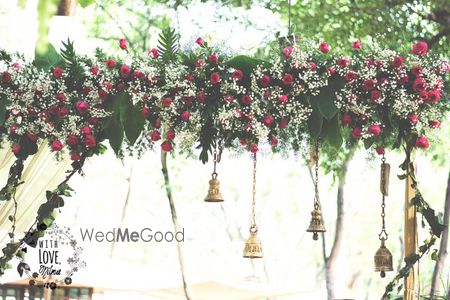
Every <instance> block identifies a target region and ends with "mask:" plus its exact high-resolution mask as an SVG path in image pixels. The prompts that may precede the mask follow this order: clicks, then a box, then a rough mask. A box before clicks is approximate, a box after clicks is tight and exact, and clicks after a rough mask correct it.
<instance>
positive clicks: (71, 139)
mask: <svg viewBox="0 0 450 300" xmlns="http://www.w3.org/2000/svg"><path fill="white" fill-rule="evenodd" d="M79 142H80V140H79V139H78V137H77V136H76V135H74V134H69V135H68V136H67V138H66V143H67V145H70V146H75V145H78V143H79Z"/></svg>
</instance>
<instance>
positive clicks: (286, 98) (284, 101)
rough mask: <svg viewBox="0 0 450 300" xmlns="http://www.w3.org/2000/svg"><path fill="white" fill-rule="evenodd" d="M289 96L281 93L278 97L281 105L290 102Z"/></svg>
mask: <svg viewBox="0 0 450 300" xmlns="http://www.w3.org/2000/svg"><path fill="white" fill-rule="evenodd" d="M288 100H289V98H288V96H287V95H281V96H279V97H278V103H280V104H281V105H284V104H286V103H287V102H288Z"/></svg>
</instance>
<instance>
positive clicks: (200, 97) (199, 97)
mask: <svg viewBox="0 0 450 300" xmlns="http://www.w3.org/2000/svg"><path fill="white" fill-rule="evenodd" d="M196 98H197V100H198V102H200V103H204V102H205V100H206V94H205V92H203V91H201V92H200V93H198V94H197V97H196Z"/></svg>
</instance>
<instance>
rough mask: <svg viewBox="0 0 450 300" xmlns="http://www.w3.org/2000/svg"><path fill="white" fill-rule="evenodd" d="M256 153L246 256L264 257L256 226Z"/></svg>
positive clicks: (245, 249)
mask: <svg viewBox="0 0 450 300" xmlns="http://www.w3.org/2000/svg"><path fill="white" fill-rule="evenodd" d="M255 211H256V153H254V154H253V192H252V220H251V221H252V224H251V225H250V237H249V238H248V239H247V241H246V242H245V248H244V257H245V258H262V257H263V252H262V246H261V241H260V240H259V238H258V235H257V234H258V226H256V212H255Z"/></svg>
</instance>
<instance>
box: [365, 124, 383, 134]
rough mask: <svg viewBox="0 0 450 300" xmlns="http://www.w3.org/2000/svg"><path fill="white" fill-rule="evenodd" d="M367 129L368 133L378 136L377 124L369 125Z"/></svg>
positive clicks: (378, 127)
mask: <svg viewBox="0 0 450 300" xmlns="http://www.w3.org/2000/svg"><path fill="white" fill-rule="evenodd" d="M368 131H369V133H371V134H373V135H374V136H379V135H380V133H381V128H380V125H378V124H373V125H370V126H369V129H368Z"/></svg>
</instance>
